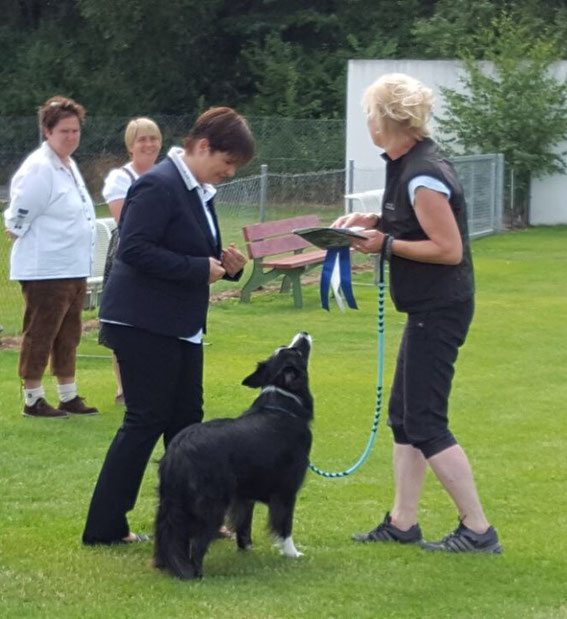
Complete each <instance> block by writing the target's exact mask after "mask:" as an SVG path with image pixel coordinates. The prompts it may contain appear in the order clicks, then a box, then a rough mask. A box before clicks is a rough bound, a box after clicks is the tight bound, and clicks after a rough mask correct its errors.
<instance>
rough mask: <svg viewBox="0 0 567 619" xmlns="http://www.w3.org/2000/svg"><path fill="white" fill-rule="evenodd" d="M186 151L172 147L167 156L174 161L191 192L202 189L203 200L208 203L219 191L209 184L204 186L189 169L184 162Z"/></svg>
mask: <svg viewBox="0 0 567 619" xmlns="http://www.w3.org/2000/svg"><path fill="white" fill-rule="evenodd" d="M183 153H184V150H183V149H182V148H180V147H179V146H172V147H171V148H170V149H169V152H168V153H167V156H168V157H169V158H170V159H171V160H172V161H173V164H174V165H175V167H176V168H177V170H178V171H179V174H181V178H182V179H183V182H184V183H185V184H186V185H187V189H189V191H191V190H193V189H195V188H197V189H199V188H200V189H201V191H202V196H203V200H204V202H205V203H207V202H208V201H209V200H210V199H211V198H212V197H213V196H214V195H215V194H216V192H217V190H216V189H215V188H214V187H213V186H212V185H209V183H203V184H202V185H201V184H200V183H199V182H198V181H197V179H196V178H195V175H194V174H193V172H191V170H190V169H189V168H188V167H187V164H186V163H185V162H184V161H183Z"/></svg>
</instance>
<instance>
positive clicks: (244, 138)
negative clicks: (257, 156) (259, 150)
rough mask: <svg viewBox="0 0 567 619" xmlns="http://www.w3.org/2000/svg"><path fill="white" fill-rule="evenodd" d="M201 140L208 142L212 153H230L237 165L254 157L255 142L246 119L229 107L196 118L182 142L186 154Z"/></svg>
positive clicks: (207, 112) (214, 109)
mask: <svg viewBox="0 0 567 619" xmlns="http://www.w3.org/2000/svg"><path fill="white" fill-rule="evenodd" d="M201 138H207V140H209V146H210V147H211V150H212V151H220V152H223V153H230V154H231V155H232V156H233V157H234V158H236V159H237V161H238V163H239V164H244V163H247V162H248V161H250V159H252V157H253V156H254V149H255V141H254V136H253V135H252V131H251V129H250V126H249V125H248V122H247V121H246V119H245V118H244V117H243V116H241V115H240V114H238V113H237V112H235V111H234V110H233V109H232V108H230V107H212V108H211V109H209V110H207V111H206V112H204V113H203V114H201V115H200V116H199V118H197V120H196V121H195V124H194V125H193V127H192V128H191V130H190V131H189V133H188V134H187V137H186V138H185V139H184V140H183V145H184V146H185V149H186V150H187V151H188V152H191V151H192V150H193V147H194V146H195V143H196V142H197V141H198V140H200V139H201Z"/></svg>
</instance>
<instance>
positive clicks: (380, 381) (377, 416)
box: [309, 253, 386, 479]
mask: <svg viewBox="0 0 567 619" xmlns="http://www.w3.org/2000/svg"><path fill="white" fill-rule="evenodd" d="M384 263H385V260H384V253H381V254H380V261H379V265H378V369H377V380H376V410H375V413H374V420H373V422H372V428H371V430H370V436H369V437H368V442H367V443H366V447H365V448H364V451H363V452H362V455H361V456H360V458H359V459H358V460H357V461H356V462H355V463H354V464H353V465H352V466H351V467H350V468H348V469H346V470H345V471H336V472H330V471H323V470H322V469H320V468H318V467H316V466H315V465H314V464H312V463H311V462H310V463H309V468H310V469H311V470H312V471H313V472H314V473H316V474H317V475H321V477H327V478H330V479H336V478H338V477H346V476H347V475H350V474H351V473H354V472H355V471H356V470H357V469H359V468H360V467H361V466H362V465H363V464H364V462H365V461H366V459H367V458H368V456H369V455H370V452H371V451H372V447H373V446H374V442H375V441H376V436H377V434H378V423H379V421H380V415H381V413H382V391H383V383H384V290H385V287H386V286H385V283H384V266H385V265H384Z"/></svg>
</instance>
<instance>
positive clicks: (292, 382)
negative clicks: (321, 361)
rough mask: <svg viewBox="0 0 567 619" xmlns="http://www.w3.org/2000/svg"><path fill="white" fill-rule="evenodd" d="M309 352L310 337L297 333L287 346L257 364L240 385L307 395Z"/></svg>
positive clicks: (306, 334)
mask: <svg viewBox="0 0 567 619" xmlns="http://www.w3.org/2000/svg"><path fill="white" fill-rule="evenodd" d="M310 352H311V336H310V335H309V334H308V333H305V332H304V331H301V332H300V333H298V334H297V335H296V336H295V337H294V338H293V340H292V341H291V343H290V344H289V346H281V347H280V348H277V349H276V350H275V351H274V352H273V353H272V355H271V357H270V358H269V359H266V360H265V361H261V362H260V363H258V367H257V368H256V371H255V372H253V373H252V374H250V376H247V377H246V378H245V379H244V380H243V381H242V384H243V385H246V386H247V387H252V388H253V389H255V388H258V387H268V386H273V387H278V388H280V389H285V390H286V391H290V392H291V393H294V394H298V395H300V396H302V395H308V393H309V385H308V378H307V363H308V361H309V353H310Z"/></svg>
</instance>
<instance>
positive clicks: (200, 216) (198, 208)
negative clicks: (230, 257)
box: [187, 188, 220, 256]
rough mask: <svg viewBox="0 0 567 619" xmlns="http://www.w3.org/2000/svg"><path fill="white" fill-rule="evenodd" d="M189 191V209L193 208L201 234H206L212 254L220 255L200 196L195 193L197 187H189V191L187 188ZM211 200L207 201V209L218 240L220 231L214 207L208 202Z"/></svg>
mask: <svg viewBox="0 0 567 619" xmlns="http://www.w3.org/2000/svg"><path fill="white" fill-rule="evenodd" d="M187 191H188V192H189V195H190V196H191V209H192V210H193V213H194V215H195V218H196V219H197V221H198V222H199V226H200V228H201V230H202V231H203V234H204V235H205V236H206V238H207V241H208V243H209V246H210V248H211V250H212V252H213V255H214V256H219V255H220V249H219V247H220V246H219V245H218V244H217V242H216V241H215V239H214V237H213V235H212V233H211V228H210V226H209V222H208V221H207V216H206V215H205V210H204V207H203V204H202V202H201V198H200V197H199V194H198V193H197V189H196V188H195V189H191V191H189V190H187ZM211 202H212V200H210V201H209V210H210V212H211V214H212V217H213V221H214V224H215V228H216V231H217V238H218V239H219V241H220V231H219V226H218V222H217V217H216V213H215V211H214V208H211V206H210V204H211Z"/></svg>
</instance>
